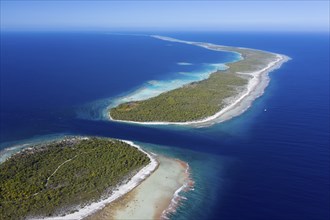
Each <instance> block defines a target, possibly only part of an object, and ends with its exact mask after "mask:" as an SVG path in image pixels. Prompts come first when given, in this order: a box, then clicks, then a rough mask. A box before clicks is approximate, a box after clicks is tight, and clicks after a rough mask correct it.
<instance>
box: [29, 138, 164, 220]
mask: <svg viewBox="0 0 330 220" xmlns="http://www.w3.org/2000/svg"><path fill="white" fill-rule="evenodd" d="M120 141H122V142H125V143H127V144H129V145H131V146H132V147H135V148H137V149H138V150H140V151H141V152H143V153H145V154H146V155H147V156H148V157H149V159H150V163H149V164H148V165H146V166H145V167H143V168H142V169H141V170H140V171H139V172H138V173H137V174H135V175H134V176H133V177H132V178H131V179H130V180H129V181H128V182H127V183H125V184H123V185H120V186H119V187H118V188H117V189H115V190H114V193H112V194H111V195H110V197H108V198H106V199H102V200H100V201H97V202H93V203H91V204H89V205H87V206H85V207H83V208H81V209H79V210H78V211H77V212H74V213H70V214H67V215H64V216H54V217H41V218H30V219H43V220H60V219H63V220H72V219H83V218H86V217H88V216H90V215H92V214H93V213H95V212H97V211H99V210H101V209H103V208H104V207H105V206H106V205H108V204H109V203H111V202H113V201H115V200H117V199H119V198H121V197H122V196H124V195H126V194H127V193H129V192H130V191H132V190H133V189H134V188H135V187H137V186H138V185H139V184H141V182H143V181H144V180H145V179H147V177H149V176H150V175H151V174H152V173H153V172H154V171H155V170H156V169H157V167H158V166H159V163H158V161H157V160H156V159H155V156H154V155H152V153H149V152H146V151H145V150H143V149H142V148H141V147H140V146H139V145H136V144H134V143H133V142H132V141H126V140H120Z"/></svg>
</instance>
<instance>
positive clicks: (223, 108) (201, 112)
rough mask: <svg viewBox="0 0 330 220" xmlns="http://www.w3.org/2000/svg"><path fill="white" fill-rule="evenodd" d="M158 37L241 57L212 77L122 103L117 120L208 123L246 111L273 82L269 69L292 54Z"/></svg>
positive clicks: (114, 110)
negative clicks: (139, 99) (270, 80)
mask: <svg viewBox="0 0 330 220" xmlns="http://www.w3.org/2000/svg"><path fill="white" fill-rule="evenodd" d="M153 37H155V38H158V39H161V40H166V41H172V42H178V43H185V44H191V45H195V46H199V47H203V48H206V49H209V50H215V51H227V52H233V53H236V54H238V55H240V56H241V59H240V60H238V61H236V62H233V63H227V64H226V65H227V66H228V67H229V68H228V69H227V70H224V71H217V72H215V73H213V74H211V75H210V77H209V78H208V79H205V80H202V81H199V82H194V83H191V84H188V85H186V86H183V87H181V88H178V89H174V90H171V91H169V92H165V93H162V94H160V95H158V96H156V97H153V98H150V99H147V100H142V101H132V102H127V103H122V104H120V105H118V106H116V107H114V108H111V109H110V112H109V117H110V119H111V120H114V121H121V122H128V123H139V124H151V125H163V124H166V125H167V124H176V125H193V126H208V125H211V124H214V123H217V122H222V121H225V120H228V119H230V118H232V117H234V116H237V115H239V114H241V113H242V112H244V111H245V110H246V109H247V108H248V107H249V106H250V105H251V103H252V102H253V101H254V100H255V99H256V98H257V97H259V96H260V95H262V94H263V92H264V89H265V88H266V87H267V85H268V82H269V76H268V73H269V72H271V71H273V70H274V69H276V68H279V67H280V66H281V65H282V64H283V63H284V62H286V61H288V60H289V59H290V58H289V57H287V56H285V55H281V54H275V53H270V52H266V51H261V50H255V49H249V48H241V47H229V46H221V45H215V44H210V43H203V42H191V41H182V40H177V39H173V38H168V37H162V36H153Z"/></svg>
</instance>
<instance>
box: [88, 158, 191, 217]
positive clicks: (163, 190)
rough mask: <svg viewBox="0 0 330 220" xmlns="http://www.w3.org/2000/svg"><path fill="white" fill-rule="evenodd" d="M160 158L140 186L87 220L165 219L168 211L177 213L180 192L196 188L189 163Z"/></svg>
mask: <svg viewBox="0 0 330 220" xmlns="http://www.w3.org/2000/svg"><path fill="white" fill-rule="evenodd" d="M157 160H158V161H159V167H158V168H157V170H155V171H154V172H153V173H152V174H151V175H150V176H149V177H148V178H147V179H145V180H144V181H143V182H142V183H141V184H140V185H138V186H137V187H136V188H135V189H134V190H132V191H130V192H129V193H127V194H126V195H125V196H123V197H121V198H120V199H118V200H116V201H114V202H112V203H111V204H109V205H107V206H106V207H105V208H104V209H102V210H101V211H98V212H97V213H95V214H93V215H92V216H90V217H88V218H87V219H88V220H101V219H102V220H103V219H166V215H167V214H168V213H171V212H175V209H176V207H177V205H178V204H179V203H180V201H181V199H182V197H180V196H179V192H180V191H181V190H189V189H191V188H192V187H193V182H192V181H191V180H190V178H189V166H188V164H187V163H185V162H183V161H180V160H176V159H171V158H167V157H163V156H157Z"/></svg>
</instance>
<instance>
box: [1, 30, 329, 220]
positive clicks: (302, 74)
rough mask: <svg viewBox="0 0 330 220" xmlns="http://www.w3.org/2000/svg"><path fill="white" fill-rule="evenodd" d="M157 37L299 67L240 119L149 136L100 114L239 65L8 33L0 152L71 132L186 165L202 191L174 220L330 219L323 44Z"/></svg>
mask: <svg viewBox="0 0 330 220" xmlns="http://www.w3.org/2000/svg"><path fill="white" fill-rule="evenodd" d="M153 34H154V33H153ZM159 34H160V35H165V36H171V37H174V38H179V39H184V40H192V41H204V42H211V43H216V44H223V45H230V46H231V45H232V46H242V47H250V48H256V49H263V50H268V51H272V52H276V53H281V54H286V55H288V56H290V57H291V58H293V59H292V60H291V61H289V62H288V63H285V64H284V65H283V66H282V67H281V69H279V70H276V71H274V72H273V73H271V74H270V76H271V82H270V85H269V87H268V88H267V90H266V93H265V94H264V95H263V96H262V97H261V98H259V99H258V100H257V101H255V102H254V104H253V106H252V107H251V108H250V109H249V110H248V111H247V112H245V113H244V114H243V115H241V116H239V117H237V118H234V119H232V120H230V121H228V122H225V123H222V124H217V125H214V126H212V127H208V128H200V129H196V128H187V127H179V126H147V127H146V126H141V125H128V124H121V123H116V122H108V121H105V120H102V119H103V113H104V112H102V110H104V109H105V108H106V106H107V105H108V104H109V103H110V104H111V103H112V102H113V100H115V99H116V98H117V97H122V96H125V95H126V96H127V95H128V94H132V92H133V94H134V91H137V90H139V89H140V88H141V87H143V86H145V85H147V86H150V88H151V87H152V86H153V83H155V81H154V80H156V81H157V82H158V83H159V82H169V81H170V80H173V79H182V77H183V78H184V77H186V76H185V75H184V74H180V73H181V72H192V73H198V72H200V71H201V70H205V65H204V63H207V64H210V63H222V62H228V61H230V60H232V59H234V58H235V57H234V56H232V55H230V54H228V53H219V52H215V51H208V50H206V49H203V48H198V47H194V46H191V45H184V44H174V43H169V42H165V41H160V40H157V39H153V38H148V37H142V36H114V35H107V34H104V33H5V34H3V35H2V38H1V44H2V47H1V100H0V101H1V123H0V126H1V127H0V128H1V131H0V137H1V148H2V149H3V148H5V147H8V146H13V145H17V144H18V145H21V144H24V143H27V142H28V143H30V142H34V141H35V140H36V139H41V140H42V139H46V140H47V139H49V138H50V137H52V138H54V135H55V136H56V135H59V136H61V135H65V134H79V135H99V136H107V137H115V138H121V139H129V140H133V141H137V142H138V143H140V144H141V145H143V146H145V147H146V148H148V149H151V150H152V151H160V152H162V153H163V154H168V155H171V156H174V157H178V158H180V159H182V160H185V161H187V162H188V163H189V164H190V166H191V168H192V169H191V170H192V175H193V177H194V180H195V182H196V184H195V190H194V191H191V192H189V193H187V194H186V195H184V196H185V197H186V198H187V200H185V201H183V203H182V206H181V207H180V208H179V209H178V211H177V213H176V214H174V215H173V216H172V218H173V219H212V218H217V219H233V220H235V219H241V218H242V217H244V218H245V219H328V218H329V217H330V214H329V208H328V207H329V205H330V204H329V203H330V202H329V185H330V183H329V157H330V152H329V134H330V131H329V67H328V63H329V40H328V37H329V36H328V34H323V33H319V34H311V33H296V34H292V33H291V34H290V33H276V34H275V33H272V34H270V33H203V34H202V33H159ZM127 51H129V52H127ZM182 62H186V63H192V64H193V65H178V63H182ZM17 64H19V65H17ZM148 82H149V83H148ZM158 85H160V87H161V86H162V85H163V84H158ZM264 109H267V111H264ZM95 119H96V120H95ZM49 135H50V136H49ZM165 146H166V147H165Z"/></svg>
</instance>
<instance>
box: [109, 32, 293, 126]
mask: <svg viewBox="0 0 330 220" xmlns="http://www.w3.org/2000/svg"><path fill="white" fill-rule="evenodd" d="M151 37H155V38H157V39H160V40H165V41H172V42H178V43H185V44H191V45H195V46H199V47H203V48H206V49H209V50H216V51H227V52H228V50H226V49H224V48H226V46H220V45H214V44H210V43H202V42H191V41H183V40H177V39H173V38H168V37H162V36H151ZM238 49H245V48H241V47H238ZM251 50H254V49H251ZM230 52H233V53H238V54H240V56H241V57H242V54H241V53H239V52H237V51H230ZM271 54H274V53H271ZM274 55H276V58H277V59H276V60H272V61H271V62H269V63H268V65H267V66H266V67H264V68H263V69H261V70H258V71H254V72H247V73H246V72H240V73H238V74H242V75H248V76H251V79H249V81H248V83H247V85H246V86H245V89H244V91H243V92H240V93H239V94H237V95H236V96H234V97H231V99H232V101H231V102H230V103H229V104H228V105H227V106H225V107H224V108H223V109H221V110H220V111H218V112H217V113H215V114H214V115H211V116H208V117H206V118H203V119H199V120H195V121H186V122H162V121H150V122H139V121H129V120H120V119H113V118H112V117H111V115H110V112H108V116H109V119H110V120H111V121H116V122H123V123H132V124H141V125H185V126H193V127H206V126H210V125H213V124H215V123H219V122H224V121H227V120H229V119H231V118H233V117H235V116H238V115H240V114H242V113H243V112H245V111H246V110H247V109H248V108H249V107H250V106H251V104H252V102H253V101H254V100H255V99H257V98H258V97H260V96H261V95H262V94H263V93H264V90H265V88H266V87H267V86H268V83H269V81H270V79H269V73H270V72H272V71H273V70H275V69H278V68H280V67H281V65H282V64H283V63H285V62H287V61H288V60H290V59H291V58H289V57H288V56H285V55H281V54H274ZM238 62H239V61H238ZM212 74H214V73H212Z"/></svg>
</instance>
